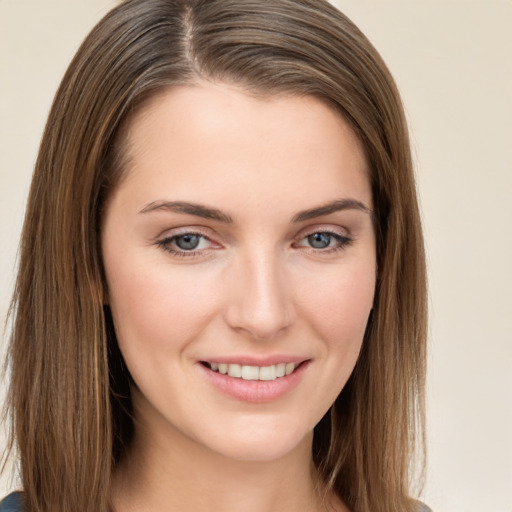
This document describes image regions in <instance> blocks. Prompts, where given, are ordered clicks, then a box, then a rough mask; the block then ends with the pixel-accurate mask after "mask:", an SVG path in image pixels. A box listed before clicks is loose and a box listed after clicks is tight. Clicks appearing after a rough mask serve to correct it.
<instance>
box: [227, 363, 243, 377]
mask: <svg viewBox="0 0 512 512" xmlns="http://www.w3.org/2000/svg"><path fill="white" fill-rule="evenodd" d="M228 375H229V376H230V377H237V378H240V377H241V376H242V367H241V366H240V365H239V364H228Z"/></svg>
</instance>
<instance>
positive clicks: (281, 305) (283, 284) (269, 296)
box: [227, 249, 294, 339]
mask: <svg viewBox="0 0 512 512" xmlns="http://www.w3.org/2000/svg"><path fill="white" fill-rule="evenodd" d="M287 281H288V280H287V279H286V276H285V268H284V266H283V261H282V260H281V259H280V257H279V255H278V254H275V251H272V250H270V249H260V250H258V249H254V250H250V251H249V250H248V251H245V252H244V253H243V254H242V255H240V257H239V259H238V261H237V262H236V263H235V265H234V272H233V276H232V281H231V283H232V286H233V291H234V293H233V294H232V295H231V299H230V304H229V305H228V308H227V320H228V323H229V324H230V325H231V327H233V328H235V329H237V330H243V331H245V332H247V333H248V334H250V335H251V337H253V338H256V339H269V338H273V337H275V336H276V335H277V334H279V333H280V332H281V331H283V330H284V329H285V328H286V327H288V326H289V325H290V324H291V323H292V322H293V317H294V311H293V300H292V294H291V293H290V286H291V284H290V283H289V282H287Z"/></svg>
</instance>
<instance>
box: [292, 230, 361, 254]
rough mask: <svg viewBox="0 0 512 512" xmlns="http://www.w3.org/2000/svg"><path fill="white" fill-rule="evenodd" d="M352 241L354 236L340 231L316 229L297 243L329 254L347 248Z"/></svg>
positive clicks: (299, 245)
mask: <svg viewBox="0 0 512 512" xmlns="http://www.w3.org/2000/svg"><path fill="white" fill-rule="evenodd" d="M352 242H353V239H352V238H350V237H348V236H344V235H341V234H339V233H333V232H332V231H316V232H314V233H311V234H309V235H307V236H305V237H304V238H302V239H301V240H300V241H299V242H298V243H297V244H296V245H297V246H298V247H304V248H306V249H311V250H313V251H315V252H319V253H322V254H329V253H331V252H336V251H341V250H343V249H345V248H346V247H347V246H348V245H350V244H351V243H352Z"/></svg>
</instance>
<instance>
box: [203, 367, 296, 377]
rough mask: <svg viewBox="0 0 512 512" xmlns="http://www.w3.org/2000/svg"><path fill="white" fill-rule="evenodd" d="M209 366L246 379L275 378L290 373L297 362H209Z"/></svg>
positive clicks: (231, 375) (224, 373)
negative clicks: (251, 364) (252, 363)
mask: <svg viewBox="0 0 512 512" xmlns="http://www.w3.org/2000/svg"><path fill="white" fill-rule="evenodd" d="M209 366H210V369H211V370H213V371H214V372H218V373H222V374H223V375H226V374H227V375H229V376H230V377H235V378H238V379H240V378H242V379H244V380H275V379H277V378H280V377H284V376H285V375H290V373H292V372H293V371H294V370H295V368H297V365H296V364H295V363H279V364H274V365H272V366H249V365H240V364H225V363H209Z"/></svg>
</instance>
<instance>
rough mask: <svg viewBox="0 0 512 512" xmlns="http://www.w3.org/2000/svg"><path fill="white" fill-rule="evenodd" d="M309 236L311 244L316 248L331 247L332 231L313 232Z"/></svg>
mask: <svg viewBox="0 0 512 512" xmlns="http://www.w3.org/2000/svg"><path fill="white" fill-rule="evenodd" d="M307 238H308V242H309V245H311V247H313V248H315V249H325V248H326V247H329V245H330V243H331V234H330V233H313V234H312V235H309V236H308V237H307Z"/></svg>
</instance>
